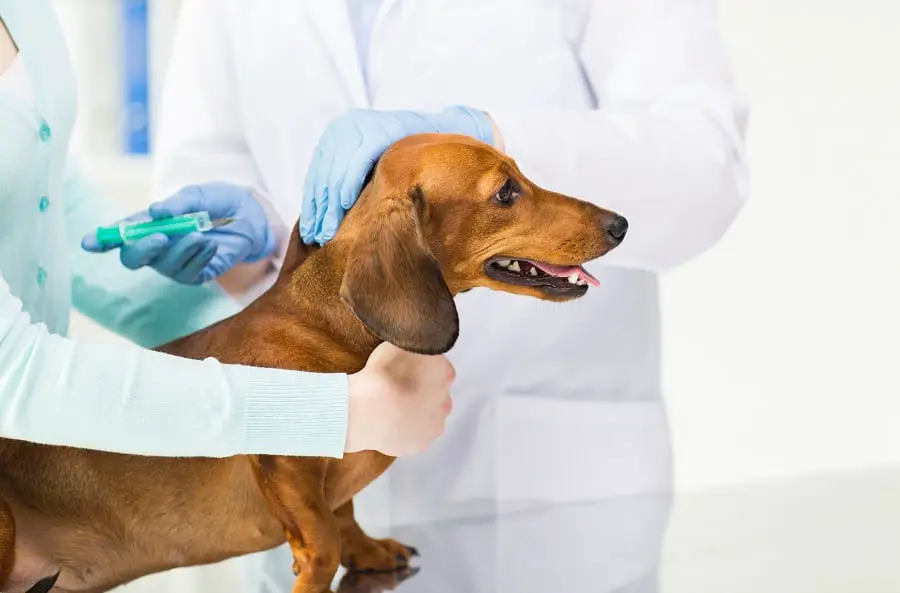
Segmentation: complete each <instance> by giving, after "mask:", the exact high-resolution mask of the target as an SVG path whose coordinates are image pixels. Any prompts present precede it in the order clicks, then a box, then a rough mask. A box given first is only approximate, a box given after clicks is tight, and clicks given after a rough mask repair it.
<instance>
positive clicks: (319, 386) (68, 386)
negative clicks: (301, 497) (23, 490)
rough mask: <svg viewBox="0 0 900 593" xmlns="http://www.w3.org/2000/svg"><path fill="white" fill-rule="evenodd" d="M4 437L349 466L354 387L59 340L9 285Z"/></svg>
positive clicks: (1, 284)
mask: <svg viewBox="0 0 900 593" xmlns="http://www.w3.org/2000/svg"><path fill="white" fill-rule="evenodd" d="M0 378H2V381H0V410H3V413H2V414H0V437H3V438H12V439H20V440H26V441H32V442H38V443H43V444H50V445H64V446H73V447H81V448H88V449H97V450H104V451H114V452H120V453H129V454H145V455H156V456H178V457H181V456H196V457H225V456H231V455H236V454H253V453H265V454H283V455H310V456H332V457H340V456H341V455H342V452H343V449H344V443H345V440H346V427H347V380H346V376H345V375H342V374H333V375H320V374H313V373H301V372H295V371H283V370H273V369H262V368H254V367H245V366H239V365H223V364H220V363H219V362H217V361H215V360H213V359H207V360H204V361H195V360H188V359H182V358H178V357H175V356H169V355H166V354H162V353H159V352H152V351H147V350H143V349H141V348H139V347H137V346H134V345H131V344H126V345H121V344H106V343H100V342H91V341H85V340H76V339H69V338H64V337H61V336H57V335H53V334H50V333H49V332H48V331H47V329H46V327H45V326H44V325H43V324H34V323H31V320H30V319H29V317H28V315H27V313H24V312H23V311H22V308H21V303H20V302H19V300H18V299H17V298H15V297H14V296H13V295H12V294H11V293H10V291H9V287H8V285H7V284H6V282H5V281H3V279H2V277H0Z"/></svg>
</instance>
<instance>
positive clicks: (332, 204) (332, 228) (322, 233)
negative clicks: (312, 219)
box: [316, 179, 345, 245]
mask: <svg viewBox="0 0 900 593" xmlns="http://www.w3.org/2000/svg"><path fill="white" fill-rule="evenodd" d="M341 183H342V180H340V179H338V180H337V181H336V182H335V187H336V188H337V189H335V190H334V191H333V192H332V191H331V190H330V189H329V192H328V207H327V208H326V210H325V215H324V216H323V217H322V221H321V224H320V225H319V229H318V231H317V233H316V243H318V244H319V245H324V244H325V243H327V242H328V241H331V240H332V239H333V238H334V235H335V233H337V229H338V225H340V224H341V221H342V220H343V219H344V212H345V210H344V208H343V206H341V199H340V194H338V193H337V191H338V190H339V189H340V187H341Z"/></svg>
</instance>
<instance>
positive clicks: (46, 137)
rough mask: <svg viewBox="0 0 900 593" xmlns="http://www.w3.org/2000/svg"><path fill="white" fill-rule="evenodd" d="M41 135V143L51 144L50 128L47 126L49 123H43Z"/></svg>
mask: <svg viewBox="0 0 900 593" xmlns="http://www.w3.org/2000/svg"><path fill="white" fill-rule="evenodd" d="M40 135H41V142H49V141H50V136H51V134H50V126H48V125H47V122H42V123H41V130H40Z"/></svg>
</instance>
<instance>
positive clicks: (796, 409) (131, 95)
mask: <svg viewBox="0 0 900 593" xmlns="http://www.w3.org/2000/svg"><path fill="white" fill-rule="evenodd" d="M56 4H57V6H58V9H59V12H60V15H61V18H62V21H63V26H64V28H65V31H66V35H67V37H68V41H69V43H70V46H71V51H72V54H73V60H74V66H75V69H76V72H77V75H78V79H79V81H80V86H79V95H80V111H79V119H78V123H77V126H76V131H75V135H74V139H73V146H74V149H75V150H76V151H77V152H78V153H79V154H80V156H81V158H82V159H83V160H84V164H85V166H86V168H87V170H88V173H89V175H90V176H91V178H92V179H93V181H95V182H96V183H98V184H99V185H100V186H101V187H102V188H104V189H105V190H106V191H107V192H108V193H109V195H110V196H112V197H113V198H115V199H118V200H122V201H123V202H125V203H127V204H129V205H131V206H133V208H134V209H138V208H141V207H143V206H144V205H145V204H146V201H147V199H148V198H147V196H148V194H149V186H150V159H151V158H152V130H153V122H154V118H155V116H156V112H155V106H156V101H157V97H158V94H159V91H160V88H161V84H162V80H163V77H164V76H165V71H166V62H167V58H168V49H169V43H170V39H171V36H172V33H173V27H174V25H175V21H176V18H177V14H178V9H179V5H180V0H56ZM719 6H720V17H721V18H720V20H721V27H722V33H723V36H724V38H725V41H726V43H727V46H728V49H729V51H730V54H731V59H732V63H733V69H734V73H735V76H736V79H737V81H738V84H739V86H740V88H741V90H742V91H743V92H744V93H745V94H746V96H747V97H748V99H749V102H750V104H751V118H750V128H749V135H748V152H749V159H750V165H751V173H752V194H751V198H750V201H749V203H748V205H747V206H746V208H745V209H744V211H743V213H742V214H741V216H740V217H739V218H738V220H737V222H736V224H735V225H734V226H733V227H732V229H731V230H730V231H729V233H728V234H727V235H726V237H725V238H724V239H723V240H722V241H721V242H719V243H718V244H717V246H716V247H715V248H714V249H713V250H712V251H710V252H708V253H707V254H705V255H703V256H701V257H699V258H697V259H695V260H694V261H692V262H690V263H689V264H687V265H685V266H682V267H681V268H678V269H676V270H675V271H672V272H670V273H668V274H666V275H664V276H663V330H664V342H663V349H664V365H665V366H664V393H665V396H666V398H667V403H668V409H669V414H670V419H671V423H672V431H673V448H674V452H675V470H676V476H675V478H676V485H677V487H678V488H679V489H691V488H698V487H708V486H714V485H727V484H733V483H741V482H747V481H755V480H760V479H764V478H771V477H778V476H786V475H796V474H803V473H811V472H819V471H824V470H834V469H852V468H860V467H872V466H879V465H891V464H900V431H898V430H897V422H898V419H900V397H898V394H900V364H898V361H900V305H898V304H900V242H898V241H897V239H896V237H897V235H898V228H900V175H897V172H896V171H897V167H898V163H900V133H898V132H900V75H898V72H900V64H898V56H900V3H897V2H896V1H895V0H862V1H860V2H855V3H848V2H842V1H840V0H720V1H719ZM145 52H146V55H144V54H145ZM144 58H146V59H144ZM73 331H75V332H77V333H81V334H84V333H101V332H102V331H103V330H101V329H99V328H97V327H96V326H93V325H92V324H91V323H89V322H88V321H86V320H84V319H80V318H79V319H76V320H75V323H74V330H73ZM109 338H110V339H116V338H114V337H112V336H111V335H110V336H109Z"/></svg>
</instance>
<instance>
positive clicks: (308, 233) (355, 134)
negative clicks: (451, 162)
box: [300, 107, 494, 245]
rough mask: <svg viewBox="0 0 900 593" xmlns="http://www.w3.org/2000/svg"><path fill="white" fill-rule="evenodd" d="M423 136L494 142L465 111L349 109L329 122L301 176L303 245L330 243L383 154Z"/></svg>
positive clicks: (480, 119)
mask: <svg viewBox="0 0 900 593" xmlns="http://www.w3.org/2000/svg"><path fill="white" fill-rule="evenodd" d="M428 132H438V133H445V134H464V135H467V136H472V137H473V138H476V139H478V140H481V141H482V142H486V143H488V144H493V143H494V130H493V126H492V125H491V122H490V120H489V119H488V117H487V115H485V114H484V113H482V112H481V111H476V110H474V109H470V108H468V107H450V108H447V109H445V110H444V111H442V112H440V113H420V112H415V111H375V110H367V109H354V110H351V111H348V112H347V113H345V114H343V115H341V116H339V117H337V118H335V119H333V120H331V122H330V123H329V124H328V126H327V127H326V128H325V132H324V133H323V134H322V137H321V138H320V139H319V144H318V146H317V147H316V151H315V153H314V155H313V159H312V163H311V164H310V166H309V170H308V171H307V172H306V184H305V187H304V189H303V210H302V214H301V216H300V236H301V238H302V239H303V241H304V243H306V244H311V243H313V242H316V243H318V244H319V245H323V244H324V243H326V242H327V241H330V240H331V239H332V238H333V237H334V234H335V232H337V228H338V225H339V224H340V223H341V221H342V220H343V218H344V213H345V212H346V211H347V210H349V209H350V207H351V206H353V204H354V203H355V202H356V200H357V198H359V193H360V191H362V186H363V183H364V181H365V178H366V176H367V175H368V173H369V171H370V170H371V169H372V167H373V166H374V165H375V162H376V161H377V160H378V159H379V157H381V155H382V154H383V153H384V151H386V150H387V149H388V148H389V147H390V146H391V145H392V144H393V143H395V142H397V141H398V140H400V139H402V138H405V137H407V136H412V135H413V134H424V133H428Z"/></svg>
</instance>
